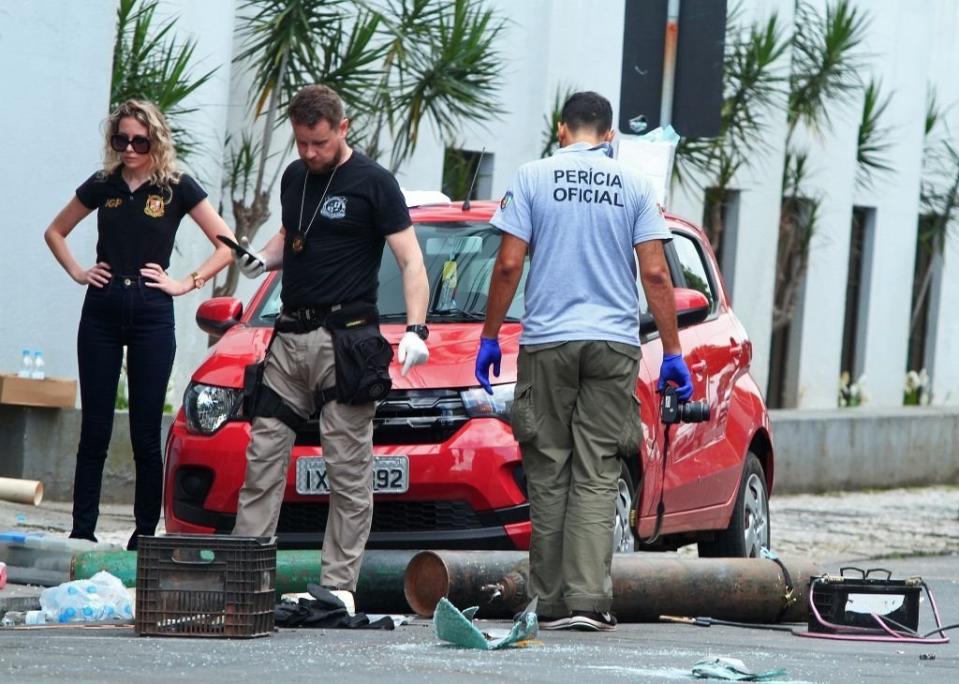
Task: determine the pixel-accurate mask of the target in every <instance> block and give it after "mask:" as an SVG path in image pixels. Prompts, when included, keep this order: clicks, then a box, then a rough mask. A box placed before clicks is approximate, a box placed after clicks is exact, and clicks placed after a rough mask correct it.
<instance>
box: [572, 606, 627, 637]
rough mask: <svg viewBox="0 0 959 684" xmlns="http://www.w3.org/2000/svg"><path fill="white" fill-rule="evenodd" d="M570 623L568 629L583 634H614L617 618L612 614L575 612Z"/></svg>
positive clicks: (585, 611)
mask: <svg viewBox="0 0 959 684" xmlns="http://www.w3.org/2000/svg"><path fill="white" fill-rule="evenodd" d="M568 623H569V624H568V627H567V628H568V629H576V630H579V631H581V632H612V631H613V630H615V629H616V618H615V617H613V615H612V614H611V613H594V612H592V611H587V610H574V611H573V614H572V615H571V616H570V617H569V620H568Z"/></svg>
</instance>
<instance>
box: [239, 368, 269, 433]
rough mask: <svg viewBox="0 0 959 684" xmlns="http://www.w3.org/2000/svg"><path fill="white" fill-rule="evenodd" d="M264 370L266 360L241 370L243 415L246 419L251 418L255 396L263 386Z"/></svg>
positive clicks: (254, 405)
mask: <svg viewBox="0 0 959 684" xmlns="http://www.w3.org/2000/svg"><path fill="white" fill-rule="evenodd" d="M265 368H266V360H265V359H264V360H263V361H260V362H259V363H251V364H250V365H248V366H246V367H245V368H244V369H243V415H244V416H246V417H247V418H252V417H253V411H254V408H255V407H256V398H257V394H258V393H259V390H260V386H261V385H262V384H263V370H264V369H265Z"/></svg>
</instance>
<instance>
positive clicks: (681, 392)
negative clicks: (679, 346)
mask: <svg viewBox="0 0 959 684" xmlns="http://www.w3.org/2000/svg"><path fill="white" fill-rule="evenodd" d="M667 382H672V383H674V384H675V385H676V397H677V398H678V399H679V400H680V401H689V398H690V397H691V396H693V379H692V377H690V375H689V369H688V368H686V362H685V361H683V355H682V354H666V355H665V356H663V365H662V366H661V367H660V369H659V385H658V387H657V388H656V389H658V390H659V391H660V392H662V391H663V390H664V389H666V383H667Z"/></svg>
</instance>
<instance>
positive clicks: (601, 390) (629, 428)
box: [512, 341, 641, 617]
mask: <svg viewBox="0 0 959 684" xmlns="http://www.w3.org/2000/svg"><path fill="white" fill-rule="evenodd" d="M640 354H641V352H640V348H639V347H634V346H631V345H628V344H621V343H618V342H605V341H583V342H563V343H555V344H541V345H527V346H524V347H522V348H521V349H520V353H519V359H518V376H517V382H516V394H515V400H514V403H513V420H512V422H513V435H514V436H515V438H516V441H517V442H518V443H519V445H520V450H521V452H522V456H523V469H524V470H525V472H526V480H527V489H528V492H529V503H530V517H531V519H532V523H533V535H532V540H531V543H530V552H529V562H530V580H529V595H530V596H531V597H532V596H538V597H539V610H538V612H539V613H540V614H542V615H545V616H550V617H558V616H561V615H566V614H567V613H568V611H572V610H583V611H595V612H600V613H602V612H607V611H608V610H609V608H610V604H611V603H612V597H613V584H612V580H611V578H610V564H611V562H612V556H613V517H614V515H615V505H616V503H615V502H616V491H617V489H616V484H617V480H618V478H619V475H620V473H621V471H622V462H621V460H620V458H619V455H620V454H622V453H636V450H637V449H638V440H639V430H640V429H641V428H640V426H639V412H638V405H637V402H636V399H635V398H634V397H635V394H634V392H635V384H636V377H637V373H638V371H639V359H640Z"/></svg>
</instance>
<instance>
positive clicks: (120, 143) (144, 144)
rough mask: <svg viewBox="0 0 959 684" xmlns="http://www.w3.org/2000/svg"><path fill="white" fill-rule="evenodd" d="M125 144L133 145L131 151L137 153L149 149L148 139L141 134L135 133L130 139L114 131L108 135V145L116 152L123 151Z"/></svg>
mask: <svg viewBox="0 0 959 684" xmlns="http://www.w3.org/2000/svg"><path fill="white" fill-rule="evenodd" d="M127 145H133V151H134V152H136V153H137V154H146V153H147V152H149V151H150V139H149V138H144V137H143V136H142V135H135V136H133V138H132V139H131V138H128V137H127V136H126V135H124V134H123V133H114V134H113V135H111V136H110V147H112V148H113V149H114V150H116V151H117V152H123V151H125V150H126V149H127Z"/></svg>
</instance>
